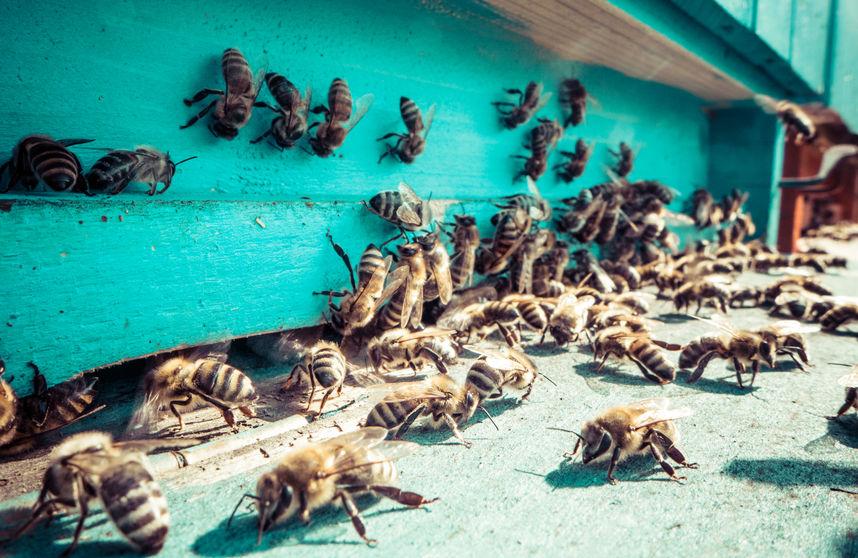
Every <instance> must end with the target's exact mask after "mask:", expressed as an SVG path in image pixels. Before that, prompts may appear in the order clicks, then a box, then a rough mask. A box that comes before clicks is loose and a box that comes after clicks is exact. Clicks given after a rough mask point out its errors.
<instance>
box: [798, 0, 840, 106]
mask: <svg viewBox="0 0 858 558" xmlns="http://www.w3.org/2000/svg"><path fill="white" fill-rule="evenodd" d="M794 2H795V8H794V15H793V17H794V21H793V25H792V29H793V31H792V47H791V49H790V53H791V54H790V63H791V64H792V67H793V68H795V71H796V72H798V73H799V74H800V75H801V76H802V77H803V78H804V80H805V81H806V82H807V84H808V85H810V87H811V88H813V90H814V91H815V92H816V93H820V94H821V93H823V92H824V90H825V65H826V61H827V58H826V54H827V53H826V51H827V48H828V23H829V10H830V8H831V0H794ZM853 33H854V31H853ZM853 37H854V35H853ZM852 47H853V50H854V47H855V43H854V40H853V43H852Z"/></svg>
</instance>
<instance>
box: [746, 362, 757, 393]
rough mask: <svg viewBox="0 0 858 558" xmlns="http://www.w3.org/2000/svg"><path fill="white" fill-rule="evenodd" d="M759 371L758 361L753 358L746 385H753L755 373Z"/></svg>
mask: <svg viewBox="0 0 858 558" xmlns="http://www.w3.org/2000/svg"><path fill="white" fill-rule="evenodd" d="M759 371H760V361H759V360H755V361H754V364H753V365H752V366H751V383H750V384H749V385H748V387H751V386H753V385H754V380H756V379H757V373H758V372H759Z"/></svg>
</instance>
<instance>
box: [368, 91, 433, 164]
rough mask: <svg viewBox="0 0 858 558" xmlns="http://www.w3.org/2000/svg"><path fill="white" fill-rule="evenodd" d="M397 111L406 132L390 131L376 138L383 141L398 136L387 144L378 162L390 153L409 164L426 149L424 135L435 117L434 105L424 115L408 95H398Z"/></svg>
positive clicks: (427, 133)
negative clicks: (392, 142)
mask: <svg viewBox="0 0 858 558" xmlns="http://www.w3.org/2000/svg"><path fill="white" fill-rule="evenodd" d="M399 113H400V114H401V115H402V121H403V122H404V123H405V127H406V128H407V129H408V132H407V133H405V134H397V133H396V132H391V133H389V134H385V135H383V136H381V137H380V138H378V140H377V141H384V140H386V139H389V138H393V137H395V138H398V139H397V140H396V143H395V144H393V145H390V144H387V149H385V151H384V153H382V154H381V157H380V158H379V159H378V162H379V163H380V162H381V161H383V160H384V158H385V157H387V156H388V155H391V156H393V157H394V158H395V159H398V160H399V161H401V162H403V163H408V164H410V163H413V162H414V160H415V159H416V158H417V157H418V156H419V155H420V154H422V153H423V151H424V150H425V149H426V136H427V135H429V128H431V127H432V120H433V119H434V118H435V105H434V104H433V105H432V106H430V107H429V110H427V111H426V115H425V116H424V115H421V113H420V109H419V108H418V107H417V104H416V103H415V102H414V101H412V100H411V99H409V98H408V97H400V99H399Z"/></svg>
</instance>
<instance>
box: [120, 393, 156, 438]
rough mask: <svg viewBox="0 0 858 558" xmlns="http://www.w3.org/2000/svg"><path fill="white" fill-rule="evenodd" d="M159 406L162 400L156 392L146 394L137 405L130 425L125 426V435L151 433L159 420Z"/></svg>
mask: <svg viewBox="0 0 858 558" xmlns="http://www.w3.org/2000/svg"><path fill="white" fill-rule="evenodd" d="M159 407H160V400H159V398H158V397H157V396H156V395H155V394H148V395H146V396H145V398H144V399H143V401H142V402H141V403H140V404H139V405H138V406H137V409H136V410H135V411H134V414H133V415H131V420H129V421H128V426H126V427H125V435H126V436H129V437H137V436H141V435H144V434H149V433H150V432H151V431H152V429H153V427H154V426H155V423H156V422H157V421H158V410H159V409H158V408H159Z"/></svg>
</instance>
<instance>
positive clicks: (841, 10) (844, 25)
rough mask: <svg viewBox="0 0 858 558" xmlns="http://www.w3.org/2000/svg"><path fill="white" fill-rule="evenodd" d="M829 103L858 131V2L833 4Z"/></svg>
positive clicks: (845, 0) (844, 0) (849, 0)
mask: <svg viewBox="0 0 858 558" xmlns="http://www.w3.org/2000/svg"><path fill="white" fill-rule="evenodd" d="M833 3H834V7H833V10H832V13H833V14H834V16H833V17H832V24H833V29H832V33H831V45H832V48H831V52H832V55H831V63H830V65H829V68H828V75H827V80H828V91H827V93H828V102H829V103H830V104H831V106H833V107H835V108H836V109H837V110H838V111H839V112H840V114H841V115H842V116H843V118H844V119H845V120H846V121H847V122H848V123H849V125H850V126H852V128H853V129H858V2H854V1H852V0H833Z"/></svg>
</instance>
